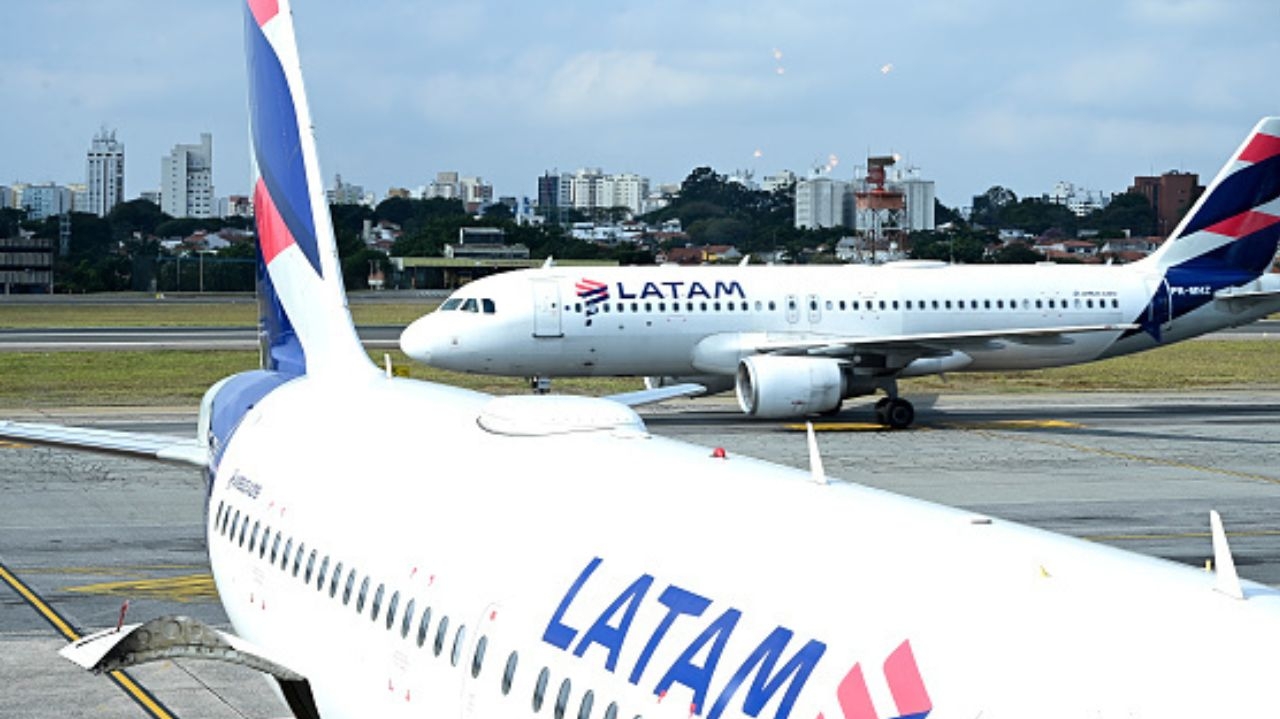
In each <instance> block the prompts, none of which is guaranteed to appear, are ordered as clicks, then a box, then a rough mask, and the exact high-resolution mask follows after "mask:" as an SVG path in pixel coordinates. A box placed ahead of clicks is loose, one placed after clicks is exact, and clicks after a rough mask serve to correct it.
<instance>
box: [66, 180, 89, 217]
mask: <svg viewBox="0 0 1280 719" xmlns="http://www.w3.org/2000/svg"><path fill="white" fill-rule="evenodd" d="M67 189H68V190H70V191H71V211H72V212H83V213H85V214H88V213H90V212H91V210H90V208H89V186H88V185H86V184H85V183H83V182H68V183H67Z"/></svg>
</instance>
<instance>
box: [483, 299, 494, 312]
mask: <svg viewBox="0 0 1280 719" xmlns="http://www.w3.org/2000/svg"><path fill="white" fill-rule="evenodd" d="M480 306H481V308H482V309H484V313H485V314H486V315H491V314H493V313H494V306H493V300H489V299H485V300H480Z"/></svg>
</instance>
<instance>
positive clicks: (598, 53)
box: [0, 0, 1280, 206]
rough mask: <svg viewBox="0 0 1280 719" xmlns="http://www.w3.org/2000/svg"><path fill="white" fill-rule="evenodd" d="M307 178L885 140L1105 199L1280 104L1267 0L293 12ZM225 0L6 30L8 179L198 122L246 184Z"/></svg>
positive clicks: (849, 154)
mask: <svg viewBox="0 0 1280 719" xmlns="http://www.w3.org/2000/svg"><path fill="white" fill-rule="evenodd" d="M294 11H295V22H296V25H297V28H298V37H299V44H300V46H301V53H302V62H303V71H304V73H305V75H306V78H307V83H308V84H307V90H308V93H309V95H310V99H311V105H312V113H313V115H314V119H315V121H316V125H317V138H318V143H319V149H320V161H321V167H322V170H323V172H324V174H325V177H326V182H329V181H330V180H331V178H332V176H333V175H334V173H341V174H342V175H343V177H344V179H346V180H348V181H351V182H356V183H359V184H363V185H364V186H365V187H366V188H367V189H369V190H372V191H375V192H377V193H378V194H379V195H381V194H383V193H385V192H386V190H387V188H388V187H389V186H392V185H395V186H407V187H416V186H418V185H422V184H426V183H427V182H429V181H430V180H431V179H432V178H433V177H434V176H435V173H436V172H437V171H441V170H457V171H459V172H461V173H463V174H467V175H480V176H482V177H484V178H485V179H486V180H487V181H489V182H491V183H492V184H493V185H494V186H495V191H496V194H498V195H534V194H536V185H535V178H536V177H537V176H538V175H540V174H541V173H542V172H543V171H544V170H553V169H557V168H558V169H560V170H562V171H572V170H574V169H576V168H578V167H582V166H595V167H601V168H603V169H604V170H605V172H636V173H640V174H642V175H646V176H648V177H650V178H651V180H652V181H653V182H655V183H661V182H678V181H679V180H681V179H683V178H684V177H685V175H687V174H688V172H689V170H691V169H692V168H694V167H696V166H699V165H710V166H712V167H714V168H715V169H716V170H717V171H720V172H729V171H731V170H735V169H751V170H754V171H755V173H756V176H757V178H759V177H762V176H763V175H766V174H770V173H773V172H776V171H778V170H781V169H791V170H793V171H795V172H798V173H801V174H804V173H806V172H807V171H809V170H810V169H811V168H813V167H815V166H819V165H824V164H826V163H827V162H828V158H829V157H830V156H832V155H834V156H835V157H836V158H838V160H839V163H838V164H837V165H836V167H835V168H834V170H833V171H832V172H833V175H834V176H836V177H841V178H848V177H851V176H852V174H853V172H854V166H855V165H858V164H860V163H861V161H862V158H864V157H865V156H866V155H867V153H868V151H870V152H871V153H872V154H883V153H888V152H896V153H900V154H901V155H902V156H903V157H904V159H905V161H906V162H907V163H909V164H911V165H914V166H918V167H919V168H920V171H921V174H922V176H924V177H927V178H930V179H933V180H935V181H936V182H937V193H938V196H939V198H940V199H941V200H942V201H943V202H944V203H946V204H948V205H951V206H960V205H968V204H969V198H970V197H971V196H972V195H974V194H976V193H980V192H982V191H983V190H985V189H986V188H987V187H990V186H991V185H993V184H1003V185H1005V186H1008V187H1010V188H1012V189H1013V190H1014V191H1015V192H1017V193H1018V194H1019V196H1024V195H1038V194H1041V193H1044V192H1048V191H1049V190H1050V189H1051V188H1052V186H1053V184H1054V183H1055V182H1056V181H1057V180H1068V181H1071V182H1074V183H1076V184H1077V185H1078V186H1083V187H1084V188H1087V189H1092V190H1105V191H1108V192H1111V191H1123V190H1124V188H1125V187H1126V186H1127V185H1128V183H1129V182H1130V181H1131V179H1132V177H1133V175H1135V174H1147V173H1150V172H1156V173H1159V172H1162V171H1165V170H1170V169H1181V170H1187V171H1193V172H1199V173H1200V174H1201V176H1202V181H1208V180H1209V179H1210V178H1211V177H1212V175H1213V174H1214V173H1216V172H1217V170H1218V169H1219V167H1220V166H1221V165H1222V163H1223V161H1224V160H1225V159H1226V158H1227V156H1228V155H1229V154H1230V152H1231V151H1232V150H1234V149H1235V148H1236V146H1237V145H1238V144H1239V142H1240V141H1241V140H1242V139H1243V138H1244V136H1245V133H1246V132H1247V131H1248V129H1249V128H1250V127H1251V126H1252V125H1253V123H1254V122H1255V121H1256V120H1257V119H1258V118H1259V117H1261V116H1263V115H1267V114H1278V113H1280V80H1278V79H1277V71H1276V68H1277V65H1280V4H1278V3H1276V2H1275V0H1110V1H1094V0H1080V1H1077V2H1072V3H1043V2H1027V1H1026V0H982V1H974V2H964V1H963V0H899V1H898V2H876V3H869V2H861V1H857V2H847V1H846V2H810V1H806V0H792V1H788V2H783V1H782V0H773V1H772V2H763V1H758V0H734V1H733V2H721V1H719V0H706V1H701V2H697V1H690V0H685V1H683V2H677V1H676V0H646V1H645V2H642V3H631V2H622V3H604V2H591V3H588V2H573V1H571V2H555V1H548V2H545V3H500V2H493V1H491V0H478V1H471V2H448V3H445V2H437V1H435V0H429V1H421V0H412V1H401V2H391V1H389V0H368V1H366V2H361V3H348V2H337V1H336V0H311V1H308V0H301V1H300V2H298V3H297V4H296V6H295V8H294ZM242 34H243V19H242V14H241V9H240V7H239V4H238V3H235V2H231V1H230V0H224V1H219V2H210V1H209V0H167V1H166V0H112V2H99V1H98V0H43V1H42V2H27V3H18V4H14V6H13V7H10V8H8V9H7V13H6V21H5V23H4V29H3V30H0V60H2V61H3V62H2V64H0V98H3V108H4V109H3V113H0V129H2V130H3V132H0V183H8V182H12V181H16V180H21V181H47V180H54V181H58V182H83V181H84V156H85V151H86V150H87V149H88V147H89V143H90V140H91V139H92V137H93V135H94V133H95V132H96V131H97V129H98V127H99V126H101V125H106V126H107V127H110V128H115V129H116V130H117V134H118V137H119V138H120V139H121V140H123V141H124V142H125V145H126V152H127V161H126V172H127V177H126V196H128V197H134V196H137V195H138V193H140V192H142V191H144V190H148V189H154V188H155V187H157V186H158V185H159V175H160V158H161V156H162V155H164V154H165V153H166V152H168V150H169V148H170V147H172V146H173V145H174V144H175V143H180V142H182V143H188V142H196V141H197V140H198V138H199V134H200V133H201V132H202V131H209V132H212V133H213V135H214V156H215V160H214V162H215V177H214V181H215V185H216V191H217V193H218V194H219V195H227V194H240V193H244V192H245V191H246V190H247V189H248V184H249V181H248V173H249V169H248V168H249V163H248V152H247V140H246V137H247V130H246V124H247V122H248V121H247V117H246V111H245V81H244V67H243V53H242Z"/></svg>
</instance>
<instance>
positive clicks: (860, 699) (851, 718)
mask: <svg viewBox="0 0 1280 719" xmlns="http://www.w3.org/2000/svg"><path fill="white" fill-rule="evenodd" d="M836 699H838V700H839V701H840V709H841V710H842V711H844V719H880V718H879V717H878V716H877V715H876V707H875V705H874V704H872V703H871V692H870V691H868V690H867V680H866V679H865V678H864V677H863V676H862V665H861V664H854V665H853V669H850V670H849V673H848V674H846V675H844V679H841V680H840V686H839V687H837V688H836Z"/></svg>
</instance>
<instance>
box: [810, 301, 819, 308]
mask: <svg viewBox="0 0 1280 719" xmlns="http://www.w3.org/2000/svg"><path fill="white" fill-rule="evenodd" d="M809 309H811V310H816V309H818V301H817V300H809Z"/></svg>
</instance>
